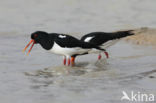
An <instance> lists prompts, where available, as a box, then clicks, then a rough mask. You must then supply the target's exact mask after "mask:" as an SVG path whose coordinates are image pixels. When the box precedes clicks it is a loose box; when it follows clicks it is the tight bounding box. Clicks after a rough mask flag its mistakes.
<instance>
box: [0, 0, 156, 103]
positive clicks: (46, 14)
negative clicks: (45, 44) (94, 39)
mask: <svg viewBox="0 0 156 103" xmlns="http://www.w3.org/2000/svg"><path fill="white" fill-rule="evenodd" d="M155 2H156V1H155V0H141V1H140V0H120V1H115V0H108V1H106V0H98V1H97V0H85V1H84V0H57V1H56V0H46V1H43V0H27V1H26V0H14V1H13V2H11V1H10V0H3V1H1V3H0V11H1V12H0V14H1V17H0V22H1V24H0V84H1V85H0V103H11V102H14V103H104V102H105V103H125V101H121V100H120V99H121V97H122V96H123V95H122V91H123V90H124V91H127V92H128V93H129V92H131V91H135V92H141V93H153V94H155V96H156V91H155V90H156V86H155V85H156V82H155V81H156V64H155V61H156V52H155V50H156V48H154V47H152V46H139V45H138V46H137V45H134V44H131V43H128V42H125V41H122V40H121V41H120V42H118V43H117V44H115V45H114V46H112V47H111V48H109V49H108V52H109V53H110V58H109V59H106V58H105V56H104V55H103V59H102V60H101V61H97V55H96V54H91V55H86V56H81V57H78V58H77V59H76V67H74V68H73V67H66V66H62V57H60V56H57V55H54V54H51V53H49V52H47V51H45V50H43V49H42V48H41V47H40V45H36V46H34V48H33V50H32V52H31V53H30V55H29V56H26V54H25V53H22V49H23V48H24V47H25V45H26V43H27V42H29V40H30V33H31V32H33V31H36V30H45V31H48V32H61V33H62V32H63V33H71V34H74V36H77V37H80V36H81V35H82V34H83V33H88V32H92V31H115V30H120V29H132V28H137V27H144V26H147V27H156V22H155V18H156V14H155V11H156V6H155V4H156V3H155ZM150 103H152V102H150Z"/></svg>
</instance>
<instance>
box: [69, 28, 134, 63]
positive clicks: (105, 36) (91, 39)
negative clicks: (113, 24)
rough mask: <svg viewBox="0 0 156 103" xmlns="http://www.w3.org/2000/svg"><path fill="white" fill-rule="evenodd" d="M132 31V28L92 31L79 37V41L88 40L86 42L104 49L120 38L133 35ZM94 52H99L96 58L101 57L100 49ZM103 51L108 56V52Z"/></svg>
mask: <svg viewBox="0 0 156 103" xmlns="http://www.w3.org/2000/svg"><path fill="white" fill-rule="evenodd" d="M133 31H134V30H127V31H118V32H112V33H106V32H92V33H89V34H86V35H84V36H83V37H81V41H84V42H88V43H91V44H94V45H96V46H99V47H101V48H103V49H106V48H108V47H109V46H111V45H113V44H115V43H116V42H117V41H119V40H120V38H123V37H126V36H130V35H134V33H133ZM96 53H99V55H98V59H99V60H100V59H101V51H98V52H96ZM104 53H105V55H106V57H107V58H109V54H108V52H106V51H104ZM86 54H87V53H86ZM78 55H79V54H75V55H72V57H71V59H72V60H75V57H76V56H78ZM81 55H82V54H81Z"/></svg>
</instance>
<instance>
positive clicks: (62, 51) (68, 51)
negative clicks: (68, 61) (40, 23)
mask: <svg viewBox="0 0 156 103" xmlns="http://www.w3.org/2000/svg"><path fill="white" fill-rule="evenodd" d="M89 50H90V49H83V48H80V47H74V48H68V47H61V46H60V45H58V44H57V43H55V42H54V45H53V47H52V49H50V52H52V53H55V54H58V55H64V56H71V55H74V54H83V53H85V52H88V51H89Z"/></svg>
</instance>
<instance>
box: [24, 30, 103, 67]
mask: <svg viewBox="0 0 156 103" xmlns="http://www.w3.org/2000/svg"><path fill="white" fill-rule="evenodd" d="M31 43H32V46H31V47H30V49H29V51H28V53H27V55H28V54H29V53H30V51H31V49H32V48H33V46H34V44H40V45H41V46H42V47H43V48H44V49H46V50H49V51H51V52H52V53H55V54H59V55H63V57H64V60H63V64H64V65H66V58H67V59H68V66H69V65H70V64H72V65H74V60H73V59H70V57H71V56H72V55H75V54H77V55H82V54H86V53H89V51H91V50H93V49H94V50H97V51H105V49H102V48H101V47H99V46H96V45H95V44H91V43H87V42H83V41H80V40H78V39H76V38H74V37H72V36H70V35H66V34H58V33H47V32H44V31H36V32H34V33H32V34H31V41H30V42H29V43H28V44H27V46H26V47H25V48H24V50H23V51H25V50H26V49H27V48H28V46H29V45H30V44H31ZM70 60H71V61H70ZM70 62H71V63H70Z"/></svg>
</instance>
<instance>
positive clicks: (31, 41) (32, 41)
mask: <svg viewBox="0 0 156 103" xmlns="http://www.w3.org/2000/svg"><path fill="white" fill-rule="evenodd" d="M31 43H33V44H32V45H31V47H30V49H29V51H28V53H27V55H28V54H29V53H30V51H31V49H32V48H33V46H34V44H35V41H34V40H33V39H32V40H30V42H29V43H28V44H27V46H26V47H25V48H24V49H23V52H25V50H26V49H27V48H28V47H29V45H30V44H31Z"/></svg>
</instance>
